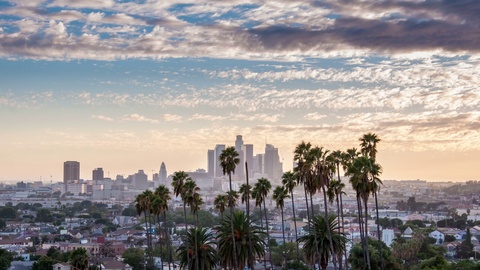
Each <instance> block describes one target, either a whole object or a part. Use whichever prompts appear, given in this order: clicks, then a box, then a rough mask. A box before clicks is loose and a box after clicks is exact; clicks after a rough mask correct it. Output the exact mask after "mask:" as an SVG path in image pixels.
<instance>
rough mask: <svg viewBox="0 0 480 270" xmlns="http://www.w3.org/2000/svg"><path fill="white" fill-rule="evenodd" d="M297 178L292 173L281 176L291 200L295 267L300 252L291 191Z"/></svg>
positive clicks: (295, 184)
mask: <svg viewBox="0 0 480 270" xmlns="http://www.w3.org/2000/svg"><path fill="white" fill-rule="evenodd" d="M296 179H297V176H296V174H295V173H293V172H292V171H288V172H286V173H284V174H283V175H282V184H283V186H284V187H285V190H286V191H287V192H289V193H290V198H291V199H292V212H293V224H294V226H295V244H296V246H297V265H299V264H300V251H299V250H298V242H297V240H298V232H297V218H296V216H295V200H294V199H293V189H294V188H295V187H296V186H297V181H296Z"/></svg>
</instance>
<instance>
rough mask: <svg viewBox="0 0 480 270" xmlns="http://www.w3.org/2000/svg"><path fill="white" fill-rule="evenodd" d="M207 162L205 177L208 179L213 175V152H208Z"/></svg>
mask: <svg viewBox="0 0 480 270" xmlns="http://www.w3.org/2000/svg"><path fill="white" fill-rule="evenodd" d="M207 160H208V164H207V168H208V170H207V175H208V176H209V177H213V176H214V174H215V150H208V153H207Z"/></svg>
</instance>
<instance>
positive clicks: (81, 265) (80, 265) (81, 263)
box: [69, 248, 88, 270]
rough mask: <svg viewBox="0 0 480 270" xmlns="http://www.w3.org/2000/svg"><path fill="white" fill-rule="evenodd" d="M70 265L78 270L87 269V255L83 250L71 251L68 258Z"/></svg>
mask: <svg viewBox="0 0 480 270" xmlns="http://www.w3.org/2000/svg"><path fill="white" fill-rule="evenodd" d="M69 261H70V264H71V265H72V266H73V267H74V268H75V269H78V270H87V269H88V253H87V250H86V249H84V248H76V249H74V250H73V251H72V253H71V254H70V258H69Z"/></svg>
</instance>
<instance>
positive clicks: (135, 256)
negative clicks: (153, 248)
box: [122, 247, 145, 270]
mask: <svg viewBox="0 0 480 270" xmlns="http://www.w3.org/2000/svg"><path fill="white" fill-rule="evenodd" d="M122 258H123V261H124V262H125V263H128V264H129V265H130V266H131V267H132V268H133V270H143V269H144V267H145V255H144V252H143V249H141V248H139V247H138V248H129V249H127V250H125V252H123V254H122Z"/></svg>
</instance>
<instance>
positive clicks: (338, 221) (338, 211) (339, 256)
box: [336, 194, 343, 270]
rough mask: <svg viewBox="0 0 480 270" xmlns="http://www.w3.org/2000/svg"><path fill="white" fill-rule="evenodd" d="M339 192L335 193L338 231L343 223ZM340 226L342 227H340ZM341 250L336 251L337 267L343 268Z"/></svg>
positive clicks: (340, 269)
mask: <svg viewBox="0 0 480 270" xmlns="http://www.w3.org/2000/svg"><path fill="white" fill-rule="evenodd" d="M338 197H339V194H337V195H336V201H337V223H338V233H339V234H340V233H341V228H342V227H343V225H342V224H341V223H340V221H341V220H340V201H339V198H338ZM341 226H342V227H341ZM342 253H343V252H342V251H339V252H338V269H339V270H343V254H342Z"/></svg>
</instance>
